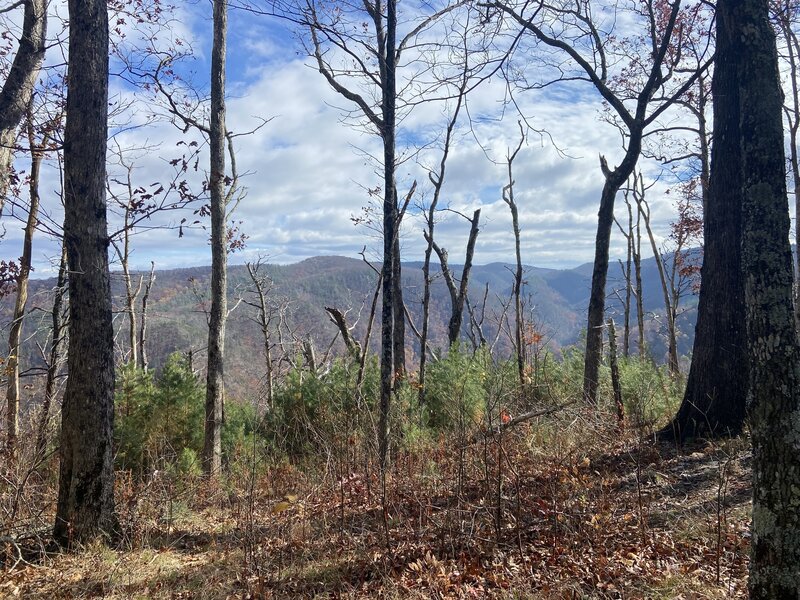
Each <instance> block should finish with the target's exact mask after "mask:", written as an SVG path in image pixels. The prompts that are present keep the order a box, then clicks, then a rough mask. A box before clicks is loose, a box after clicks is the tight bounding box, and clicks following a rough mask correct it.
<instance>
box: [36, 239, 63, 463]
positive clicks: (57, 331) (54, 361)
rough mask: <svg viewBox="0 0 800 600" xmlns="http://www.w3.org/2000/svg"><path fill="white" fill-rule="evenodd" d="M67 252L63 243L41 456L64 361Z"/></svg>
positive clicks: (42, 419) (39, 433)
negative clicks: (59, 372) (58, 378)
mask: <svg viewBox="0 0 800 600" xmlns="http://www.w3.org/2000/svg"><path fill="white" fill-rule="evenodd" d="M66 287H67V253H66V247H65V246H64V245H63V244H62V247H61V260H60V261H59V267H58V277H57V279H56V287H55V289H54V290H53V306H52V308H51V309H50V322H51V324H52V325H51V332H50V352H49V353H48V360H47V375H46V376H45V384H44V399H43V400H42V407H41V411H40V413H39V425H38V427H37V428H36V452H37V454H38V455H39V456H42V455H43V454H44V450H45V447H46V446H47V425H48V423H49V421H50V413H51V411H52V406H53V400H54V399H55V397H56V382H57V377H58V371H59V369H60V367H61V363H62V360H63V358H62V348H63V346H64V341H65V334H66V328H65V323H64V314H63V311H64V297H65V295H66V292H67V289H66Z"/></svg>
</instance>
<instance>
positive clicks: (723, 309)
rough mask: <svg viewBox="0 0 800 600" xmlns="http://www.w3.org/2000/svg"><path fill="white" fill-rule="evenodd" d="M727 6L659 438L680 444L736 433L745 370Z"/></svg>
mask: <svg viewBox="0 0 800 600" xmlns="http://www.w3.org/2000/svg"><path fill="white" fill-rule="evenodd" d="M730 10H731V5H730V3H728V2H725V3H722V4H720V5H719V6H718V7H717V29H716V60H715V63H714V74H713V78H712V82H711V90H712V97H713V98H714V102H713V111H714V121H713V122H714V125H713V128H714V136H713V137H714V143H713V145H712V148H711V172H710V175H709V184H708V199H707V201H706V202H705V206H704V215H703V216H704V219H703V240H704V241H703V266H702V268H701V271H700V298H699V302H698V307H697V324H696V326H695V337H694V347H693V350H692V364H691V366H690V368H689V376H688V379H687V384H686V391H685V393H684V397H683V401H682V403H681V406H680V408H679V409H678V413H677V414H676V415H675V418H674V419H673V420H672V423H671V424H670V425H669V426H668V427H666V428H665V429H664V430H663V431H662V436H674V437H675V438H676V439H678V440H680V441H685V440H687V439H691V438H696V437H700V436H726V435H736V434H738V433H739V432H740V431H741V430H742V427H743V425H744V419H745V415H746V408H745V406H746V399H747V381H748V374H747V365H748V364H749V361H748V359H747V354H746V342H745V328H744V323H743V322H742V315H743V314H744V287H743V283H742V277H741V272H742V262H741V261H742V257H741V239H742V229H741V228H742V223H741V218H742V217H741V214H742V185H743V182H742V168H741V163H742V160H741V148H740V137H741V134H740V131H739V112H740V111H739V100H738V98H739V87H738V84H737V66H736V64H735V62H734V61H735V60H737V59H738V56H737V55H736V54H735V50H734V49H733V44H734V40H732V39H731V36H732V32H731V29H730V26H729V25H728V24H729V22H730V19H731V15H730V14H729V13H730Z"/></svg>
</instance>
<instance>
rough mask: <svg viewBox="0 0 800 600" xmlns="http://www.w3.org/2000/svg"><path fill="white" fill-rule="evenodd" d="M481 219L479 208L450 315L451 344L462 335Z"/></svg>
mask: <svg viewBox="0 0 800 600" xmlns="http://www.w3.org/2000/svg"><path fill="white" fill-rule="evenodd" d="M480 219H481V209H480V208H479V209H478V210H476V211H475V212H474V213H473V214H472V220H471V221H470V224H471V225H470V230H469V238H467V253H466V255H465V258H464V268H463V269H462V270H461V282H460V283H459V288H458V294H457V296H456V304H455V306H453V314H452V315H451V316H450V323H449V324H448V327H447V331H448V338H449V341H450V345H451V346H452V345H453V344H455V343H456V342H457V341H458V339H459V337H461V323H462V322H463V320H464V303H465V301H466V298H467V293H469V274H470V271H471V270H472V257H473V256H474V255H475V243H476V242H477V240H478V231H479V229H478V223H479V222H480Z"/></svg>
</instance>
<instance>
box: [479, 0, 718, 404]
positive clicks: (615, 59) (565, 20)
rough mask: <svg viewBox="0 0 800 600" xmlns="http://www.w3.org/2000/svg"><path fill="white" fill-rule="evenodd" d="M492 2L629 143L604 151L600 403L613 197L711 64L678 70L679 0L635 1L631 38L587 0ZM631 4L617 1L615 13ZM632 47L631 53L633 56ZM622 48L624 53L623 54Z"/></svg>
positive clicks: (598, 275) (595, 321) (590, 345)
mask: <svg viewBox="0 0 800 600" xmlns="http://www.w3.org/2000/svg"><path fill="white" fill-rule="evenodd" d="M486 6H487V7H489V8H494V9H496V10H498V11H499V12H500V13H501V14H502V15H505V16H507V17H508V18H510V19H511V21H512V22H514V23H516V25H517V26H518V27H520V28H522V29H523V30H524V31H526V32H528V33H530V34H531V35H532V36H533V37H534V39H535V40H536V42H537V43H538V46H537V51H538V52H539V53H540V54H539V56H540V57H542V58H541V59H540V60H541V63H542V64H544V65H546V66H549V67H551V68H552V69H553V70H555V71H556V73H557V75H556V76H555V79H557V80H559V81H562V82H563V81H570V80H580V81H586V82H589V83H591V85H592V86H593V87H594V88H595V89H596V90H597V92H598V93H599V94H600V96H601V97H602V99H603V101H604V102H605V103H606V104H607V105H608V107H609V109H610V111H612V114H613V117H614V119H615V120H618V122H619V123H620V126H621V127H622V128H623V129H624V133H625V135H624V139H625V145H626V147H625V154H624V157H623V159H622V161H621V162H620V164H619V165H618V166H616V167H613V168H612V167H610V166H609V164H608V161H607V160H606V158H605V157H604V156H601V157H600V167H601V171H602V173H603V177H604V180H605V181H604V185H603V191H602V193H601V198H600V210H599V213H598V226H597V236H596V241H595V260H594V268H593V272H592V288H591V295H590V299H589V314H588V323H587V342H586V356H585V368H584V396H585V398H586V400H587V401H588V402H590V403H594V402H596V400H597V386H598V374H599V368H600V361H601V354H602V346H603V323H604V311H605V295H606V292H605V287H606V277H607V274H608V256H609V243H610V235H611V227H612V224H613V213H614V200H615V198H616V195H617V192H618V191H619V190H620V188H621V187H622V186H623V185H624V184H625V181H626V180H627V179H628V177H629V176H630V175H631V173H633V170H634V168H635V166H636V163H637V161H638V159H639V155H640V153H641V149H642V139H643V137H644V136H645V134H646V132H647V130H648V128H650V127H651V126H652V125H653V124H654V123H656V121H657V119H658V118H659V117H660V116H661V115H663V114H664V113H665V111H667V109H669V108H670V106H672V105H673V104H674V103H675V101H676V100H677V99H678V98H680V97H682V96H683V95H684V94H685V93H686V92H687V91H688V90H689V89H690V88H691V87H692V85H694V82H695V80H696V79H697V77H698V73H699V72H701V71H702V70H703V69H705V68H706V66H707V65H706V64H705V63H703V64H700V65H695V69H694V70H693V71H692V72H690V73H683V71H684V70H683V69H679V67H682V66H683V65H682V64H681V61H682V59H683V55H682V53H681V51H680V44H679V42H680V40H679V39H677V40H676V38H679V37H680V36H675V35H674V34H675V31H676V23H678V22H679V16H680V17H681V18H685V15H684V13H682V12H681V6H680V0H678V1H676V2H675V3H674V4H672V5H669V4H667V3H664V2H658V1H656V0H645V1H644V2H641V3H637V4H635V5H634V7H633V9H634V10H633V12H632V13H631V16H633V17H634V18H636V19H638V22H640V23H641V24H642V26H643V28H644V30H645V31H646V32H647V33H645V34H641V35H640V36H639V37H638V38H637V39H636V40H632V39H630V38H625V36H624V33H623V34H618V32H617V31H616V30H615V27H616V23H615V22H611V21H607V22H606V21H603V20H602V19H603V17H602V16H601V15H600V14H598V13H596V12H595V11H594V10H593V3H592V2H590V1H588V0H579V1H578V2H576V3H573V4H570V5H569V6H565V5H562V4H558V3H551V2H540V3H536V4H535V5H530V4H528V3H512V2H503V1H500V0H495V1H493V2H489V3H487V4H486ZM625 9H626V8H625V7H623V6H621V5H617V6H616V9H615V11H612V14H616V11H619V10H625ZM679 29H680V27H679ZM623 38H625V39H623ZM629 42H634V43H629ZM628 49H631V53H630V54H628V55H627V56H626V53H627V52H628ZM618 53H619V54H620V55H621V56H617V54H618ZM612 54H613V56H612ZM623 57H624V58H623ZM615 67H616V68H621V69H623V71H624V73H622V72H616V71H615V70H614V69H615ZM679 75H682V76H679ZM552 82H553V80H552V79H551V80H550V81H545V82H542V81H539V82H537V83H534V84H528V86H529V87H543V86H547V85H550V84H551V83H552Z"/></svg>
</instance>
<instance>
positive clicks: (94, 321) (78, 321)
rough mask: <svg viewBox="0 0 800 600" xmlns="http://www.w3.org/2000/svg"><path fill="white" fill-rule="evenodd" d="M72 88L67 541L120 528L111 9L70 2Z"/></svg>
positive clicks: (67, 146)
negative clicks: (109, 160)
mask: <svg viewBox="0 0 800 600" xmlns="http://www.w3.org/2000/svg"><path fill="white" fill-rule="evenodd" d="M69 20H70V30H69V63H68V69H69V90H68V93H67V106H66V129H65V131H64V210H65V216H64V241H65V245H66V253H67V260H68V266H69V296H70V324H69V351H68V352H69V353H68V358H67V372H68V376H69V379H68V380H67V386H66V390H65V392H64V400H63V407H62V412H61V443H60V446H59V459H60V474H59V483H58V504H57V507H56V519H55V526H54V530H53V536H54V538H55V539H56V540H57V541H58V542H59V543H60V544H62V545H64V546H71V545H72V544H74V543H83V542H86V541H89V540H91V539H94V538H97V537H100V536H109V535H112V534H113V532H114V530H115V528H116V519H115V514H114V464H113V455H112V442H113V428H114V340H113V327H112V322H111V288H110V277H109V269H108V247H109V237H108V232H107V223H106V202H105V200H106V196H105V185H106V140H107V137H108V13H107V6H106V3H105V2H102V1H100V0H69Z"/></svg>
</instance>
